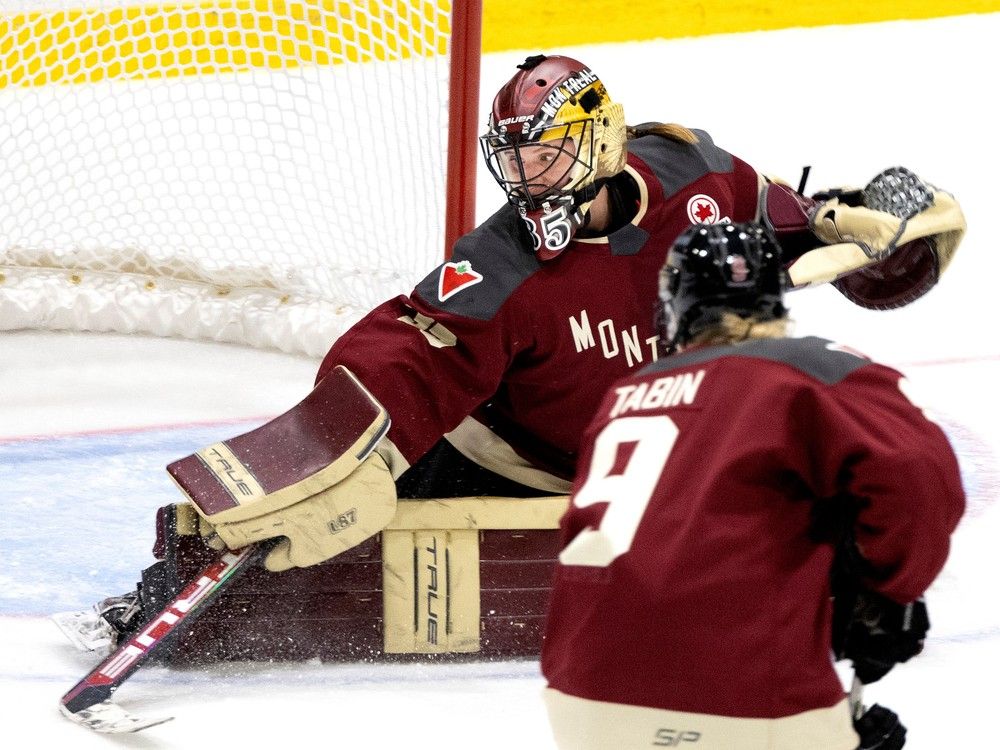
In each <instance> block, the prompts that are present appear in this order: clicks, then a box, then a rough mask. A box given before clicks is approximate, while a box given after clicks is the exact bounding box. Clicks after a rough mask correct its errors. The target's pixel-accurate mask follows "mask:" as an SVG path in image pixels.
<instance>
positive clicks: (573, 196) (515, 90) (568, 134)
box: [480, 55, 626, 259]
mask: <svg viewBox="0 0 1000 750" xmlns="http://www.w3.org/2000/svg"><path fill="white" fill-rule="evenodd" d="M517 67H518V69H519V70H518V73H517V74H516V75H515V76H514V77H513V78H511V79H510V81H508V82H507V83H506V84H505V85H504V86H503V88H501V89H500V91H499V92H498V93H497V95H496V98H494V100H493V110H492V112H491V113H490V119H489V126H488V130H487V132H486V134H485V135H483V136H482V137H481V138H480V143H481V145H482V149H483V155H484V156H485V157H486V165H487V167H488V168H489V170H490V173H491V174H492V175H493V177H494V178H495V179H496V181H497V182H498V183H499V184H500V187H502V188H503V189H504V192H505V193H507V199H508V200H509V201H510V202H511V203H512V204H514V205H515V206H517V208H518V209H519V210H520V212H521V216H522V217H523V218H524V220H525V222H526V223H527V224H528V227H529V230H530V231H531V234H532V236H533V238H534V240H535V250H536V251H537V252H538V253H539V256H540V257H542V258H543V259H549V258H552V257H554V256H555V255H558V254H559V253H560V252H561V251H562V250H563V249H564V248H565V247H566V245H568V244H569V241H570V239H572V237H573V234H574V233H575V232H576V231H577V229H579V228H580V227H581V226H582V225H583V223H584V217H585V215H586V211H587V208H588V207H589V206H590V204H591V202H593V200H594V198H595V197H596V196H597V192H598V190H600V187H601V185H602V184H603V182H604V181H605V180H606V179H608V178H609V177H612V176H613V175H616V174H618V173H619V172H621V171H622V169H623V168H624V167H625V140H626V135H625V116H624V114H623V112H622V108H621V105H620V104H616V103H614V102H613V101H611V98H610V97H609V96H608V92H607V90H606V89H605V88H604V84H603V83H601V80H600V79H599V78H598V77H597V75H595V74H594V72H593V71H591V70H590V68H588V67H587V66H586V65H584V64H583V63H581V62H580V61H579V60H574V59H572V58H570V57H562V56H552V57H546V56H545V55H535V56H532V57H529V58H528V59H527V60H525V61H524V62H523V63H521V64H520V65H518V66H517Z"/></svg>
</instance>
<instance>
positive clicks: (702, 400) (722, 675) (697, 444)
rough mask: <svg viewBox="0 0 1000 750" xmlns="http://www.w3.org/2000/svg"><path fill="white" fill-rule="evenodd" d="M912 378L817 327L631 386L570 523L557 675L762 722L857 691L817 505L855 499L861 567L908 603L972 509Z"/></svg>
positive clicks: (590, 437) (552, 656)
mask: <svg viewBox="0 0 1000 750" xmlns="http://www.w3.org/2000/svg"><path fill="white" fill-rule="evenodd" d="M901 379H902V376H901V375H900V374H899V373H897V372H895V371H894V370H891V369H889V368H887V367H884V366H881V365H877V364H874V363H872V362H871V361H869V360H867V359H864V358H862V357H860V356H858V355H856V354H854V353H851V352H849V351H848V350H845V349H844V348H842V347H839V346H838V345H836V344H833V343H830V342H827V341H825V340H822V339H818V338H804V339H766V340H755V341H751V342H746V343H743V344H739V345H735V346H716V347H706V348H700V349H692V350H689V351H687V352H685V353H683V354H680V355H677V356H673V357H669V358H666V359H662V360H661V361H660V362H657V363H656V364H654V365H652V366H650V367H648V368H645V369H644V370H643V371H642V372H641V373H639V374H637V375H635V376H633V377H630V378H626V379H624V380H622V381H619V382H618V383H616V384H615V385H614V387H612V389H611V390H610V391H609V392H608V393H607V395H606V397H605V398H604V401H603V403H602V405H601V406H600V409H599V411H598V412H597V416H596V417H595V419H594V421H593V423H592V424H591V425H590V426H589V428H588V429H587V431H586V434H585V436H584V438H583V445H584V448H583V451H582V453H581V464H580V475H579V476H578V478H577V480H576V481H575V483H574V494H573V502H572V504H571V506H570V508H569V510H568V511H567V513H566V515H565V517H564V518H563V521H562V535H563V543H564V549H563V552H562V553H561V556H560V564H559V565H558V566H557V572H556V577H555V583H554V587H553V592H552V600H551V604H550V608H549V614H548V622H547V630H546V635H545V641H544V646H543V654H542V670H543V672H544V674H545V676H546V678H547V679H548V681H549V686H550V687H552V688H554V689H556V690H558V691H560V692H562V693H565V694H567V695H571V696H576V697H579V698H585V699H590V700H598V701H605V702H610V703H619V704H629V705H636V706H648V707H652V708H662V709H668V710H672V711H685V712H692V713H698V714H710V715H713V716H730V717H753V718H764V719H776V718H779V717H785V716H790V715H793V714H798V713H801V712H804V711H810V710H812V709H817V708H821V707H830V706H833V705H834V704H836V703H837V702H838V701H842V700H843V697H844V695H843V689H842V686H841V684H840V682H839V679H838V677H837V675H836V673H835V671H834V669H833V662H832V657H831V647H830V637H831V634H830V626H831V616H832V612H831V604H830V590H829V577H830V568H831V563H832V560H833V556H834V544H833V541H818V540H817V537H816V534H817V533H818V531H819V530H818V529H817V528H816V525H815V519H816V516H815V515H814V511H816V509H817V507H818V506H817V504H818V503H823V502H826V503H832V504H835V506H837V507H842V508H843V509H844V510H847V505H846V504H847V503H857V504H858V508H859V510H858V516H857V521H856V522H855V524H854V529H855V534H856V538H857V542H858V545H859V547H860V549H861V550H862V552H863V554H864V556H865V557H866V558H867V559H868V560H869V561H870V562H871V563H872V564H873V565H874V566H875V569H876V570H877V571H878V576H877V577H876V578H873V579H872V580H869V581H867V582H866V583H867V585H869V586H870V587H871V588H873V589H875V590H877V591H879V592H881V593H883V594H885V595H886V596H888V597H890V598H892V599H894V600H896V601H898V602H900V603H904V602H909V601H912V600H914V599H915V598H917V597H919V596H920V595H921V594H923V592H924V590H925V589H926V588H927V587H928V586H929V585H930V583H931V582H932V581H933V580H934V578H935V576H936V575H937V574H938V572H939V571H940V570H941V568H942V566H943V564H944V562H945V558H946V557H947V554H948V546H949V535H950V534H951V532H952V531H953V530H954V528H955V526H956V524H957V523H958V520H959V517H960V515H961V513H962V511H963V507H964V494H963V491H962V486H961V480H960V476H959V471H958V466H957V463H956V459H955V456H954V454H953V452H952V449H951V447H950V445H949V443H948V441H947V439H946V437H945V436H944V434H943V432H942V431H941V430H940V428H939V427H937V426H936V425H935V424H934V423H932V422H929V421H928V420H927V419H926V418H925V416H924V415H923V413H922V412H921V411H920V409H918V408H917V407H916V406H914V405H913V404H912V403H911V402H910V401H909V400H908V399H907V397H906V396H905V395H904V392H903V391H902V390H901V386H900V383H901Z"/></svg>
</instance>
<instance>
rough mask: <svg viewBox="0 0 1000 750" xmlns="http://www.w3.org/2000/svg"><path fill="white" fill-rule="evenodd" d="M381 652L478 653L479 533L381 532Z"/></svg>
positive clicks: (465, 531)
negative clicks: (382, 628) (382, 631)
mask: <svg viewBox="0 0 1000 750" xmlns="http://www.w3.org/2000/svg"><path fill="white" fill-rule="evenodd" d="M382 582H383V584H382V585H383V589H382V594H383V607H384V609H383V612H384V617H385V620H384V637H385V653H387V654H438V653H449V652H450V653H474V652H476V651H479V645H480V644H479V619H480V611H479V609H480V602H479V532H478V531H477V530H475V529H439V530H417V531H410V530H401V529H397V530H387V531H385V532H383V534H382Z"/></svg>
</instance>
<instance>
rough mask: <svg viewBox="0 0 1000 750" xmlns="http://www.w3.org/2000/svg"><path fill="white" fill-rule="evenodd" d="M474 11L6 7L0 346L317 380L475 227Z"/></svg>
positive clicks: (271, 2)
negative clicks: (292, 360) (244, 355)
mask: <svg viewBox="0 0 1000 750" xmlns="http://www.w3.org/2000/svg"><path fill="white" fill-rule="evenodd" d="M480 24H481V12H480V3H479V0H195V1H194V2H184V3H179V2H153V1H146V2H136V1H135V0H89V2H88V0H78V2H76V3H73V4H70V3H68V2H66V0H0V329H4V330H15V329H23V328H43V329H49V330H59V329H66V330H89V331H114V332H120V333H134V332H135V333H147V334H154V335H161V336H179V337H186V338H202V339H209V340H216V341H224V342H233V343H241V344H246V345H250V346H255V347H261V348H272V349H278V350H282V351H286V352H295V353H302V354H306V355H309V356H321V355H322V354H323V353H325V351H326V350H327V349H328V348H329V346H330V344H331V343H332V342H333V341H334V340H335V339H336V338H337V336H339V335H340V334H341V333H342V332H343V331H344V330H345V329H346V328H347V327H349V326H350V325H351V324H352V323H354V322H355V321H356V320H358V319H359V318H360V317H361V316H362V315H364V314H365V313H366V312H367V311H368V310H369V309H371V308H372V307H374V306H375V305H377V304H378V303H379V302H381V301H383V300H384V299H387V298H389V297H391V296H393V295H395V294H399V293H406V292H408V291H409V290H410V289H411V288H412V286H413V285H414V284H415V283H416V282H417V281H419V279H420V278H421V277H422V276H423V275H424V274H426V273H427V272H428V271H429V270H430V269H431V268H432V267H433V266H434V265H435V264H436V263H438V262H440V261H441V260H442V259H443V258H444V257H445V256H446V253H447V251H448V250H449V249H450V246H451V243H453V242H454V240H455V239H456V238H457V236H459V235H460V234H462V233H464V232H465V231H468V229H470V228H471V226H472V221H473V216H474V200H475V189H474V186H475V165H476V153H477V148H476V139H475V123H476V121H477V117H478V112H477V109H478V75H479V58H480V54H481V51H480V28H479V27H480Z"/></svg>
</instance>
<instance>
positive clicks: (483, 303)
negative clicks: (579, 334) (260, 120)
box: [317, 206, 539, 463]
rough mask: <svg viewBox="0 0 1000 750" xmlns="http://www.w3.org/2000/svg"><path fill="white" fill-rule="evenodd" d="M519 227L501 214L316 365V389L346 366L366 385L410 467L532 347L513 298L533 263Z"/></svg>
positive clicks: (359, 325) (343, 338)
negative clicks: (385, 413) (383, 411)
mask: <svg viewBox="0 0 1000 750" xmlns="http://www.w3.org/2000/svg"><path fill="white" fill-rule="evenodd" d="M518 221H519V220H518V218H517V216H516V214H515V213H514V211H513V209H512V208H510V207H509V206H506V207H504V208H503V209H501V210H500V211H499V212H497V214H495V215H494V216H493V217H491V218H490V219H489V220H487V221H486V222H485V223H484V224H483V225H482V226H480V227H478V228H476V229H475V230H473V232H471V233H470V234H467V235H465V236H464V237H462V238H461V239H460V240H459V241H458V243H457V244H456V246H455V252H454V254H453V258H452V260H451V261H448V262H446V263H444V264H442V265H441V266H439V267H438V268H437V269H435V270H434V271H432V272H431V273H430V274H428V276H427V277H426V278H425V279H424V280H423V281H422V282H420V284H418V285H417V287H416V289H414V291H413V292H412V293H411V294H410V295H409V296H399V297H396V298H395V299H392V300H389V301H387V302H384V303H383V304H381V305H379V306H378V307H377V308H375V309H374V310H372V311H371V312H370V313H369V314H368V315H366V316H365V317H364V318H363V319H362V320H361V321H359V322H358V323H357V324H355V325H354V326H352V327H351V329H350V330H348V331H347V332H346V333H344V334H343V335H342V336H341V337H340V338H339V339H338V340H337V341H336V342H335V343H334V345H333V347H332V348H331V349H330V351H329V352H328V353H327V355H326V357H325V358H324V360H323V363H322V365H321V366H320V369H319V373H318V375H317V381H318V380H320V379H322V378H323V377H324V375H326V373H327V372H329V371H330V370H331V369H332V368H333V367H335V366H336V365H343V366H345V367H347V368H348V369H349V370H350V371H351V372H353V373H354V374H355V375H356V376H357V377H358V379H359V380H361V382H362V383H364V385H365V387H366V388H368V390H370V391H371V392H372V394H373V395H374V396H375V397H376V398H377V399H378V400H379V401H380V402H381V404H382V405H383V406H384V407H385V408H386V410H387V411H388V412H389V416H390V418H391V420H392V427H391V428H390V430H389V438H390V439H391V440H392V441H393V443H394V444H395V445H396V447H397V448H398V449H399V450H400V452H401V453H402V454H403V456H404V457H405V458H406V459H407V460H408V461H409V462H410V463H413V462H414V461H415V460H416V459H418V458H419V457H420V456H422V455H423V454H424V453H425V452H426V451H427V450H429V449H430V447H431V446H432V445H433V444H434V443H435V442H436V441H437V440H438V439H439V438H440V437H441V436H442V435H444V434H445V433H447V432H449V431H451V430H452V429H454V428H455V427H456V426H457V425H458V423H459V422H461V421H462V419H463V418H465V417H466V416H467V415H469V414H470V413H471V412H472V411H473V410H474V409H475V408H476V407H477V406H478V405H479V404H481V403H483V402H484V401H486V400H487V399H488V398H489V397H490V396H492V395H493V394H494V393H496V391H497V388H498V387H499V385H500V383H501V381H502V379H503V377H504V373H505V372H506V371H507V370H508V368H509V367H510V364H511V362H512V361H513V360H514V358H515V357H516V356H517V355H518V353H519V352H520V351H522V350H524V349H525V348H527V347H529V346H531V343H532V342H531V336H530V331H531V325H530V319H526V318H525V317H524V316H523V315H522V313H521V311H520V308H519V306H518V305H517V304H516V300H517V293H518V289H519V288H520V287H521V286H522V284H523V282H524V281H525V280H526V279H528V278H529V277H530V276H531V275H532V274H534V273H535V272H537V271H538V269H539V262H538V261H537V260H536V259H535V257H534V256H533V255H532V254H530V253H528V252H525V251H524V249H523V247H522V245H523V240H522V238H521V237H520V236H519V232H520V231H521V230H520V227H519V224H518ZM525 320H528V322H527V323H525Z"/></svg>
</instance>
